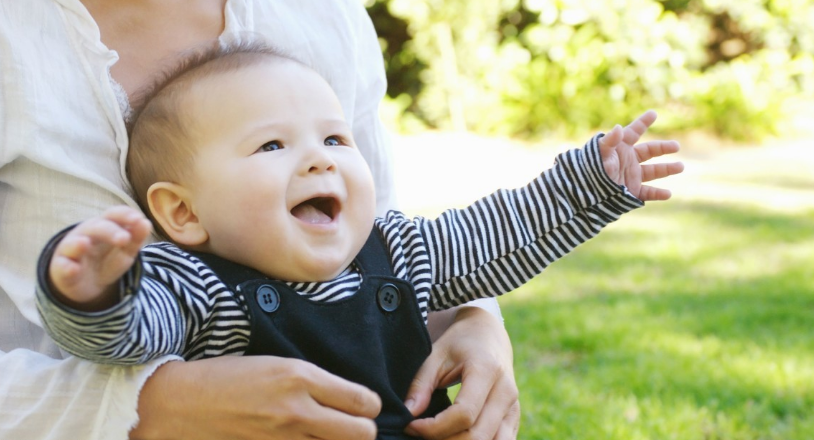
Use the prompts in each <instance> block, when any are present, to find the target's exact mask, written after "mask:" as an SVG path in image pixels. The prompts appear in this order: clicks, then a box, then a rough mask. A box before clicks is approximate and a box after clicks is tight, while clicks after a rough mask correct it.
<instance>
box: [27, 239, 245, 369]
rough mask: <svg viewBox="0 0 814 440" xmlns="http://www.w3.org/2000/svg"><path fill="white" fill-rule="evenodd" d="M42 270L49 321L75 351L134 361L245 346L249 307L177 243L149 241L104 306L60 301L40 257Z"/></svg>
mask: <svg viewBox="0 0 814 440" xmlns="http://www.w3.org/2000/svg"><path fill="white" fill-rule="evenodd" d="M44 255H45V253H44ZM48 260H50V257H48ZM45 269H47V266H45ZM38 272H39V273H40V282H39V283H38V284H39V285H38V288H37V307H38V309H39V311H40V315H41V317H42V318H43V322H44V324H45V328H46V330H47V331H48V333H49V335H51V337H52V338H53V339H54V341H55V342H56V343H57V345H59V346H60V347H61V348H63V349H64V350H66V351H67V352H69V353H71V354H73V355H75V356H78V357H81V358H84V359H88V360H91V361H94V362H98V363H107V364H118V365H133V364H141V363H145V362H147V361H149V360H152V359H156V358H158V357H161V356H164V355H168V354H175V355H180V356H183V357H184V358H185V359H187V360H190V359H197V358H202V357H213V356H220V355H224V354H241V353H243V352H244V351H245V349H246V347H247V346H248V341H249V322H248V315H247V313H246V311H245V310H244V309H243V308H242V307H241V305H240V304H239V302H238V300H237V298H236V297H235V296H234V295H233V294H232V292H231V291H230V290H229V289H228V288H227V287H226V286H225V285H224V284H223V283H222V282H221V281H220V280H219V279H218V278H217V277H216V276H215V275H214V273H212V271H211V270H210V269H209V268H208V267H207V266H206V265H204V264H203V263H202V262H201V261H200V260H198V259H197V258H195V257H192V256H190V255H189V254H187V253H185V252H184V251H182V250H181V249H179V248H177V247H175V246H174V245H172V244H169V243H159V244H155V245H150V246H147V247H145V248H144V249H143V250H142V252H141V254H140V255H139V260H138V261H137V262H136V264H134V266H133V268H132V269H131V270H130V271H129V272H128V273H127V274H126V275H125V276H124V277H123V278H122V281H121V285H122V292H123V294H122V300H121V301H120V302H119V303H118V304H117V305H116V306H114V307H112V308H110V309H107V310H104V311H101V312H94V313H89V312H81V311H77V310H73V309H71V308H69V307H66V306H65V305H63V304H61V303H59V302H58V301H57V300H56V299H55V298H54V297H53V294H52V293H51V292H50V291H49V290H48V285H47V283H45V282H43V281H44V280H45V278H43V276H45V274H46V272H45V271H44V270H43V263H42V259H41V262H40V267H39V268H38Z"/></svg>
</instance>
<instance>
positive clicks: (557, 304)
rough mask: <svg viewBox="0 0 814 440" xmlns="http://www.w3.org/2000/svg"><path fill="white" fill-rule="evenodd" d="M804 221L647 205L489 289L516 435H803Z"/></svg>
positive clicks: (808, 351) (811, 320) (813, 347)
mask: <svg viewBox="0 0 814 440" xmlns="http://www.w3.org/2000/svg"><path fill="white" fill-rule="evenodd" d="M812 218H814V210H812V211H810V212H807V213H804V214H799V215H798V214H795V215H792V214H786V215H783V214H769V213H766V212H763V211H761V210H758V209H747V208H744V207H738V206H723V207H722V206H716V205H710V204H706V203H697V202H680V201H679V202H675V203H670V204H653V205H652V206H648V207H647V209H646V210H642V211H640V212H636V213H633V214H631V215H629V216H628V218H626V219H625V220H624V221H623V222H620V223H618V224H616V225H613V226H612V227H611V228H609V229H608V230H606V231H605V232H603V233H602V234H600V236H599V237H597V238H596V239H595V240H593V241H591V242H589V243H586V244H585V245H583V246H582V247H580V248H579V250H578V251H576V252H575V253H573V254H571V255H569V256H567V257H566V258H564V259H563V260H561V261H559V262H557V263H555V265H553V266H552V267H551V268H550V269H549V270H548V271H547V272H546V273H544V274H543V275H541V276H539V277H538V278H536V279H535V280H533V281H532V282H531V283H529V284H527V285H526V286H524V287H522V288H521V289H519V290H518V291H517V292H515V293H514V294H513V295H511V296H507V297H505V298H502V299H501V306H502V309H503V313H504V317H505V320H506V326H507V329H508V330H509V332H510V334H511V336H512V341H513V343H514V347H515V368H516V374H517V381H518V387H519V388H520V390H521V405H522V409H523V420H522V428H521V433H520V438H523V439H559V440H563V439H608V440H611V439H619V440H622V439H624V440H636V439H654V440H655V439H682V440H692V439H698V440H710V439H733V440H734V439H767V440H768V439H778V440H779V439H783V440H795V439H799V440H803V439H805V440H810V439H811V438H813V437H814V415H812V409H814V332H812V329H813V328H814V277H812V270H814V269H812V263H813V262H814V261H812V258H811V256H810V255H811V252H812V249H814V221H812V220H811V219H812Z"/></svg>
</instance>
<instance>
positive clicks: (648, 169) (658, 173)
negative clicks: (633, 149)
mask: <svg viewBox="0 0 814 440" xmlns="http://www.w3.org/2000/svg"><path fill="white" fill-rule="evenodd" d="M682 171H684V164H683V163H681V162H670V163H654V164H648V165H642V182H650V181H651V180H656V179H661V178H664V177H667V176H673V175H676V174H679V173H681V172H682ZM659 200H661V199H659ZM664 200H666V199H664Z"/></svg>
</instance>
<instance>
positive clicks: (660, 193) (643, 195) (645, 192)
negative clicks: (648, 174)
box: [639, 185, 672, 202]
mask: <svg viewBox="0 0 814 440" xmlns="http://www.w3.org/2000/svg"><path fill="white" fill-rule="evenodd" d="M670 196H672V193H670V190H669V189H664V188H656V187H653V186H650V185H642V187H641V189H639V200H641V201H643V202H649V201H654V200H659V201H661V200H668V199H669V198H670Z"/></svg>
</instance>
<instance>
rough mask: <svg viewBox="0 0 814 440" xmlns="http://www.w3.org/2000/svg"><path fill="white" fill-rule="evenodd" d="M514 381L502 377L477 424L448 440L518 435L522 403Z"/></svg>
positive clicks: (485, 404) (493, 388)
mask: <svg viewBox="0 0 814 440" xmlns="http://www.w3.org/2000/svg"><path fill="white" fill-rule="evenodd" d="M517 399H518V392H517V387H516V386H515V384H514V381H512V380H510V379H509V378H508V377H505V376H504V377H501V378H500V380H499V381H498V382H496V383H495V385H494V387H492V389H491V391H490V393H489V398H488V399H486V402H485V403H484V406H483V410H482V411H481V413H480V416H479V417H478V419H477V420H476V421H475V424H474V425H473V426H472V427H471V428H469V429H468V430H466V431H464V432H460V433H458V434H456V435H454V436H452V437H450V438H449V439H448V440H470V439H495V438H500V436H501V435H502V436H503V437H504V438H513V437H508V436H511V435H516V432H517V428H518V426H519V423H520V403H519V402H518V400H517ZM512 433H514V434H512Z"/></svg>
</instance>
